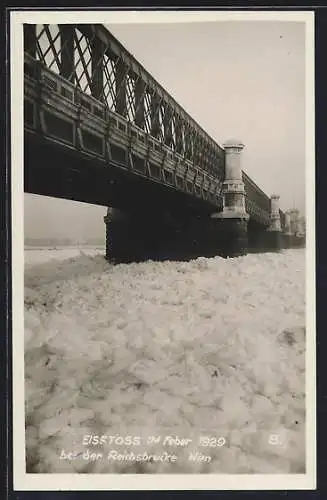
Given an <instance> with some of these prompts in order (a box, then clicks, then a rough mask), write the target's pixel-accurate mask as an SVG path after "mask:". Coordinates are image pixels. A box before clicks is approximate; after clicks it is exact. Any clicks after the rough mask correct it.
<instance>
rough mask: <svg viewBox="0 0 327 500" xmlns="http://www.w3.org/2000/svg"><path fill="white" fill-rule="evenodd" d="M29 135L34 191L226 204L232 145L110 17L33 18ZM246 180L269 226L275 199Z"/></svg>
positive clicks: (28, 33) (253, 205)
mask: <svg viewBox="0 0 327 500" xmlns="http://www.w3.org/2000/svg"><path fill="white" fill-rule="evenodd" d="M24 136H25V169H24V172H25V187H24V189H25V192H30V193H35V194H43V195H48V196H55V197H62V198H68V199H73V200H77V201H84V202H89V203H93V204H99V205H104V206H115V207H117V208H129V209H133V207H134V208H136V207H139V206H140V205H142V204H143V205H144V206H146V207H147V209H148V210H149V209H152V208H153V209H155V207H156V206H159V205H160V204H161V205H162V204H167V205H169V206H170V207H176V208H178V209H179V210H181V209H183V207H185V210H189V211H192V210H193V211H194V212H195V213H203V212H205V213H213V212H217V211H219V210H221V208H222V183H223V181H224V176H225V152H224V149H223V148H222V147H220V146H219V145H218V144H217V143H216V142H215V141H214V140H213V139H212V138H211V137H210V136H209V135H208V134H207V133H206V132H205V130H203V128H201V126H200V125H199V124H198V123H196V122H195V121H194V119H193V118H192V117H191V116H190V115H189V114H188V113H187V112H186V111H185V110H184V109H183V108H182V107H181V106H180V105H179V104H178V103H177V102H176V101H175V100H174V99H173V97H172V96H171V95H170V94H169V93H168V92H167V91H166V90H165V89H164V88H163V87H162V86H161V85H160V84H159V83H158V82H157V81H156V80H155V79H154V78H153V77H152V76H151V75H150V74H149V73H148V72H147V71H146V70H145V69H144V67H143V66H142V65H141V64H140V63H139V62H138V61H137V60H136V59H135V58H134V57H133V56H132V55H131V54H130V53H129V52H128V51H127V50H126V49H125V48H124V47H123V46H122V44H121V43H120V42H119V41H118V40H117V39H116V38H115V37H114V36H113V35H112V34H111V33H110V32H109V31H108V30H107V29H106V28H105V27H104V26H103V25H84V24H76V25H32V24H25V25H24ZM243 181H244V184H245V192H246V210H247V212H248V214H249V215H250V221H251V220H253V221H255V223H257V224H260V225H261V226H265V227H267V226H268V225H269V222H270V198H269V197H268V196H267V195H266V194H265V193H264V192H263V191H262V190H261V189H260V188H259V187H258V186H257V185H256V184H255V183H254V182H253V181H252V180H251V179H250V177H249V176H248V175H247V174H246V173H245V172H243ZM280 214H281V222H282V226H283V225H284V219H285V218H284V214H283V212H280Z"/></svg>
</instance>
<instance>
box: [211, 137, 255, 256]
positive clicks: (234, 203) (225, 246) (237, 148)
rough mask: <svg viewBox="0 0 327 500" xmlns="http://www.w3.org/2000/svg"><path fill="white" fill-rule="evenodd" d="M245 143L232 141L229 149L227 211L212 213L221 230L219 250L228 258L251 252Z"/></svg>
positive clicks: (216, 224)
mask: <svg viewBox="0 0 327 500" xmlns="http://www.w3.org/2000/svg"><path fill="white" fill-rule="evenodd" d="M243 148H244V145H243V144H242V143H241V142H240V141H237V140H229V141H227V142H226V143H225V144H224V149H225V159H226V163H225V181H224V183H223V210H222V212H218V213H214V214H212V221H213V224H214V226H216V229H217V237H218V238H219V239H220V241H221V243H220V244H218V246H217V250H218V253H219V254H221V255H222V256H224V257H238V256H240V255H245V254H246V253H247V251H248V221H249V215H248V214H247V213H246V210H245V190H244V183H243V180H242V168H241V152H242V150H243Z"/></svg>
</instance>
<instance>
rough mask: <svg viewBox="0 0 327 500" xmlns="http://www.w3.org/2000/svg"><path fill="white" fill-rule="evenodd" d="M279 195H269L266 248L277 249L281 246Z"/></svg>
mask: <svg viewBox="0 0 327 500" xmlns="http://www.w3.org/2000/svg"><path fill="white" fill-rule="evenodd" d="M279 198H280V197H279V196H278V195H277V194H274V195H272V196H271V198H270V200H271V209H270V226H269V227H268V229H267V234H266V241H267V250H269V251H275V252H276V251H277V252H278V251H279V250H281V249H282V247H283V239H282V228H281V223H280V213H279Z"/></svg>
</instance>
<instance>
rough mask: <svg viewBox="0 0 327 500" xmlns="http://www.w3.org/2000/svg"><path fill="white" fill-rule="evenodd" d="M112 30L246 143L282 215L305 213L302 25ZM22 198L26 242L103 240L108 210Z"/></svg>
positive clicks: (249, 167)
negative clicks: (285, 211) (290, 210)
mask: <svg viewBox="0 0 327 500" xmlns="http://www.w3.org/2000/svg"><path fill="white" fill-rule="evenodd" d="M107 27H108V28H109V29H110V31H111V32H112V33H113V34H114V36H116V38H118V39H119V40H120V41H121V42H122V44H123V45H124V46H125V47H126V48H127V49H128V50H129V51H130V52H131V53H132V54H133V55H134V56H135V57H136V58H137V59H138V60H139V62H140V63H142V64H143V66H144V67H145V68H146V69H147V70H148V71H149V72H150V73H151V74H152V76H153V77H154V78H155V79H156V80H158V81H159V83H161V84H162V85H163V87H164V88H165V89H166V90H167V91H168V92H170V93H171V94H172V96H173V97H174V98H175V99H176V100H177V101H178V102H179V104H181V105H182V106H183V107H184V108H185V110H186V111H187V112H188V113H189V114H190V115H191V116H192V117H193V118H194V119H195V120H196V121H197V122H198V123H199V124H200V125H201V126H202V127H203V128H204V129H205V130H206V131H207V132H208V133H209V134H210V135H211V136H212V137H213V139H214V140H215V141H217V142H218V143H219V144H222V143H223V142H224V140H226V139H229V138H238V139H240V140H242V142H243V143H244V144H245V146H246V147H245V149H244V152H243V156H242V167H243V169H244V170H245V171H246V172H247V173H248V174H249V175H250V177H252V178H253V180H254V181H255V182H256V183H257V184H258V185H259V186H260V187H261V188H262V189H263V190H264V191H265V192H266V193H267V194H268V195H271V194H273V193H278V194H280V196H281V208H282V209H287V208H292V207H298V208H299V209H300V210H301V212H302V213H303V212H304V208H305V207H304V205H305V199H304V189H305V185H304V176H305V171H304V167H305V163H304V161H305V32H304V29H305V25H304V23H298V22H271V21H263V22H262V21H261V22H260V21H255V22H252V21H248V22H212V23H190V24H153V25H152V24H142V25H141V24H133V25H117V24H114V25H107ZM24 196H25V217H24V219H25V234H26V236H30V237H42V236H46V237H48V236H49V237H56V236H58V237H66V236H74V237H75V238H76V239H80V238H88V237H90V238H94V237H97V236H102V235H103V234H104V223H103V215H104V213H105V209H104V208H103V207H95V206H91V205H86V204H81V203H75V202H71V201H66V200H58V199H51V198H46V197H40V196H33V195H30V194H25V195H24ZM63 220H64V221H65V224H63V223H62V222H63Z"/></svg>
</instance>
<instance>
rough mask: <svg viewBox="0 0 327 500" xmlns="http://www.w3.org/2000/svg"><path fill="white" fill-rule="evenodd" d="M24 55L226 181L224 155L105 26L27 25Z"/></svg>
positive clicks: (185, 157)
mask: <svg viewBox="0 0 327 500" xmlns="http://www.w3.org/2000/svg"><path fill="white" fill-rule="evenodd" d="M24 37H25V40H24V43H25V51H26V52H28V53H29V54H30V56H32V57H33V58H35V59H37V60H40V61H41V62H42V63H43V64H44V65H45V66H46V67H48V68H49V69H50V70H51V71H53V72H55V73H57V74H59V75H61V76H63V77H64V78H66V79H67V80H68V81H70V82H71V83H73V84H74V85H76V86H77V87H78V88H79V89H80V90H81V91H82V92H83V93H85V94H88V95H91V96H93V97H95V98H96V99H97V100H100V101H101V102H103V103H104V104H105V106H106V107H107V108H108V109H109V110H111V111H114V112H116V113H118V114H119V115H121V116H123V117H124V118H125V119H126V120H127V121H129V122H131V123H133V124H134V125H136V126H137V127H139V128H140V129H141V130H142V131H144V132H146V133H147V134H150V135H151V136H152V137H154V138H155V139H156V140H158V141H159V142H160V143H162V144H164V145H165V146H167V147H168V148H170V149H171V151H172V152H174V153H176V154H178V155H180V156H181V157H182V158H184V159H186V160H188V161H190V162H191V163H192V164H193V165H194V166H196V167H198V168H201V169H203V170H205V171H206V172H208V173H209V174H211V175H215V176H216V177H219V178H221V179H223V177H224V168H225V155H224V150H223V149H222V148H221V147H220V146H219V145H218V144H217V143H216V142H215V141H214V140H213V139H212V138H211V137H210V136H209V135H208V134H207V133H206V132H205V131H204V130H203V129H202V128H201V127H200V126H199V125H198V124H197V123H196V122H195V121H194V120H193V119H192V117H191V116H190V115H189V114H188V113H187V112H186V111H185V110H184V109H183V108H182V107H181V106H180V105H179V104H178V103H177V102H176V101H175V100H174V99H173V97H172V96H170V95H169V93H168V92H166V91H165V90H164V89H163V87H161V85H160V84H159V83H158V82H157V81H156V80H155V79H154V78H153V77H152V76H151V75H150V74H149V73H148V72H147V71H146V70H145V69H144V68H143V66H142V65H141V64H140V63H139V62H138V61H137V60H136V59H135V58H134V57H133V56H132V55H131V54H130V53H129V52H128V51H127V50H126V49H125V48H124V47H123V46H122V45H121V44H120V43H119V42H118V40H116V39H115V38H114V37H113V35H112V34H111V33H110V32H109V31H108V30H106V29H105V28H104V26H102V25H81V24H78V25H77V24H76V25H24Z"/></svg>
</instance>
